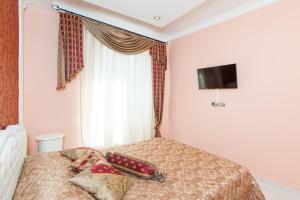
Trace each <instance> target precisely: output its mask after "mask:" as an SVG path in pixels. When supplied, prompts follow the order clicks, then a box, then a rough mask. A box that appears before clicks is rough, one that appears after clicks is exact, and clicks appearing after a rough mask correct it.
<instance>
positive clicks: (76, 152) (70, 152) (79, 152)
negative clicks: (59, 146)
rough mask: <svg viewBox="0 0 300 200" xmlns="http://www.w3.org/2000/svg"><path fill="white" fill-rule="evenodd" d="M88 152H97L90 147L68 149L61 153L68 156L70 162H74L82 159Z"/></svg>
mask: <svg viewBox="0 0 300 200" xmlns="http://www.w3.org/2000/svg"><path fill="white" fill-rule="evenodd" d="M87 151H95V149H93V148H90V147H79V148H73V149H67V150H63V151H60V153H61V155H63V156H66V157H67V158H69V159H70V160H72V161H74V160H77V159H78V158H81V157H82V156H84V154H85V153H86V152H87Z"/></svg>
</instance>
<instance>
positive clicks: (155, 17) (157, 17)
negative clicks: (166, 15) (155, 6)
mask: <svg viewBox="0 0 300 200" xmlns="http://www.w3.org/2000/svg"><path fill="white" fill-rule="evenodd" d="M153 19H155V20H160V19H161V17H160V16H154V17H153Z"/></svg>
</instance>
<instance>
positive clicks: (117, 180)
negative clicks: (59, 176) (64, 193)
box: [70, 160, 131, 200]
mask: <svg viewBox="0 0 300 200" xmlns="http://www.w3.org/2000/svg"><path fill="white" fill-rule="evenodd" d="M70 182H71V183H73V184H74V185H77V186H79V187H81V188H82V189H84V190H85V191H87V192H89V193H90V194H92V195H93V196H94V197H95V198H96V199H98V200H121V199H122V198H123V196H124V195H125V193H126V192H127V191H128V189H129V187H130V185H131V181H130V179H129V178H128V177H127V176H126V175H125V174H123V173H122V172H121V171H119V170H117V169H115V168H114V167H113V166H112V165H110V164H109V163H107V162H106V161H105V160H99V161H98V162H96V163H95V164H94V165H93V166H92V167H91V168H90V169H89V170H84V171H82V172H80V173H79V174H77V175H76V176H74V177H73V178H71V179H70Z"/></svg>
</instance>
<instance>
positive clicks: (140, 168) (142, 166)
mask: <svg viewBox="0 0 300 200" xmlns="http://www.w3.org/2000/svg"><path fill="white" fill-rule="evenodd" d="M106 160H107V161H108V162H109V163H111V164H112V165H113V166H114V167H116V168H118V169H120V170H122V171H124V172H127V173H131V174H133V175H136V176H138V177H140V178H143V179H156V180H158V181H159V182H163V181H165V180H166V177H167V174H166V173H162V172H159V171H158V170H157V167H156V166H155V165H154V164H152V163H149V162H146V161H143V160H139V159H136V158H133V157H130V156H127V155H124V154H120V153H116V152H115V153H112V152H108V153H107V154H106Z"/></svg>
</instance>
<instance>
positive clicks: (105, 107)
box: [81, 29, 153, 147]
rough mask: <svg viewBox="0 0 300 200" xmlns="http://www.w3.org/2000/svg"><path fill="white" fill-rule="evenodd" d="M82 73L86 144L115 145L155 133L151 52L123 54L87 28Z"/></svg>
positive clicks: (83, 136)
mask: <svg viewBox="0 0 300 200" xmlns="http://www.w3.org/2000/svg"><path fill="white" fill-rule="evenodd" d="M84 37H85V38H84V47H85V49H84V59H85V61H84V62H85V68H84V70H83V72H82V73H81V116H82V118H81V120H82V138H83V143H84V145H89V146H101V147H106V146H114V145H120V144H126V143H131V142H136V141H141V140H145V139H150V138H151V137H152V135H153V133H152V130H153V95H152V71H151V70H152V67H151V56H150V55H149V51H146V52H143V53H141V54H136V55H123V54H120V53H117V52H115V51H113V50H111V49H110V48H108V47H106V46H105V45H103V44H102V43H101V42H100V41H99V40H97V39H96V38H95V37H94V36H93V35H92V34H91V33H90V32H89V31H88V30H87V29H85V34H84Z"/></svg>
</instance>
